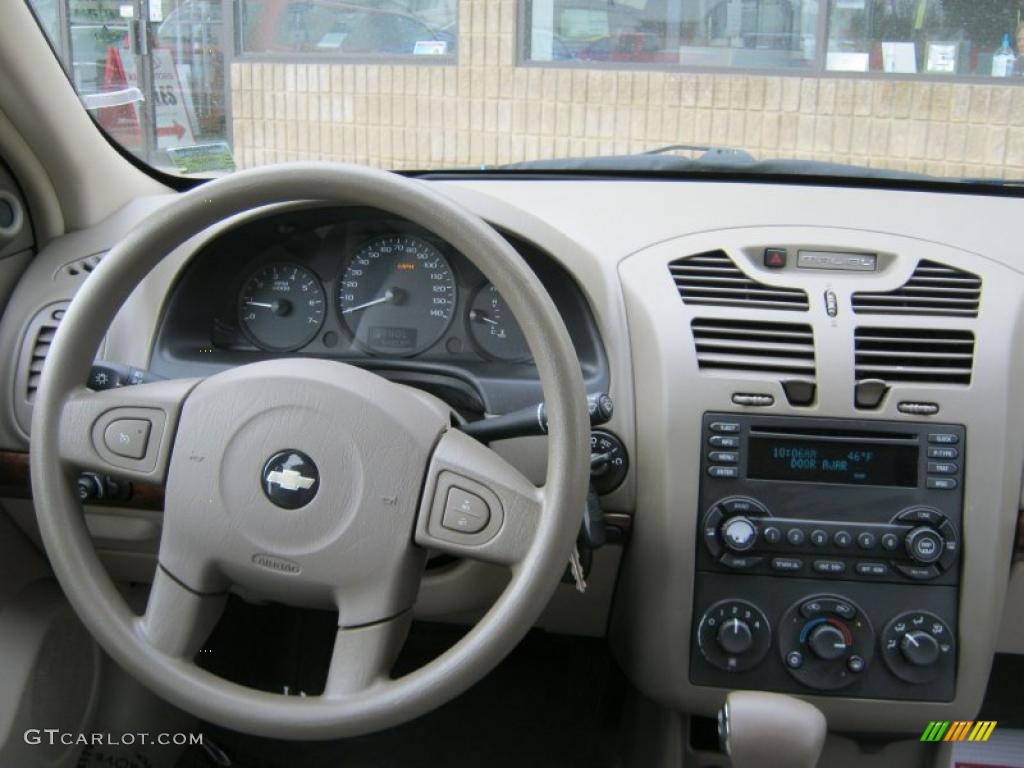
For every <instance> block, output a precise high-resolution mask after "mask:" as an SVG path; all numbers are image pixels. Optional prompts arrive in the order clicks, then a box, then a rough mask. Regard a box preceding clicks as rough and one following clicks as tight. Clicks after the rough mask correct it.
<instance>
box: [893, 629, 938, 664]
mask: <svg viewBox="0 0 1024 768" xmlns="http://www.w3.org/2000/svg"><path fill="white" fill-rule="evenodd" d="M900 653H902V654H903V658H905V659H906V660H907V661H909V662H910V663H911V664H913V665H914V666H915V667H930V666H931V665H932V664H934V663H935V661H936V659H938V658H939V641H938V640H936V639H935V638H934V637H933V636H932V635H930V634H929V633H928V632H920V631H918V632H907V633H906V634H905V635H903V639H902V640H900Z"/></svg>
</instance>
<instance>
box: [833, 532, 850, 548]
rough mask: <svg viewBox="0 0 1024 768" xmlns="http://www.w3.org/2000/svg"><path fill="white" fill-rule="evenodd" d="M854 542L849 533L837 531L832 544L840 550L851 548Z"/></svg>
mask: <svg viewBox="0 0 1024 768" xmlns="http://www.w3.org/2000/svg"><path fill="white" fill-rule="evenodd" d="M852 541H853V537H852V536H851V535H850V532H849V531H836V533H835V535H834V536H833V537H832V543H833V544H835V545H836V546H837V547H839V548H840V549H846V548H847V547H848V546H850V543H851V542H852Z"/></svg>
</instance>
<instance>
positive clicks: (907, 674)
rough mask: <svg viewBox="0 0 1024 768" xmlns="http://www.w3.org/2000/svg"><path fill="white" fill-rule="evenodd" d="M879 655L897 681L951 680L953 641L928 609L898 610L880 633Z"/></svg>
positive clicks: (926, 681)
mask: <svg viewBox="0 0 1024 768" xmlns="http://www.w3.org/2000/svg"><path fill="white" fill-rule="evenodd" d="M882 658H883V659H885V663H886V666H888V667H889V671H890V672H892V673H893V674H894V675H896V677H898V678H899V679H900V680H905V681H906V682H908V683H915V684H917V685H923V684H925V683H931V682H934V681H935V680H938V679H940V678H946V679H948V680H952V679H953V678H952V675H953V668H954V667H955V666H956V641H955V638H954V637H953V631H952V630H951V629H950V628H949V624H947V623H946V621H945V620H944V619H943V618H942V617H941V616H938V615H936V614H934V613H931V612H929V611H909V612H907V613H901V614H900V615H899V616H896V617H895V618H894V619H892V621H890V622H889V623H888V624H887V625H886V627H885V630H884V631H883V632H882Z"/></svg>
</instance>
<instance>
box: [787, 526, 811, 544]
mask: <svg viewBox="0 0 1024 768" xmlns="http://www.w3.org/2000/svg"><path fill="white" fill-rule="evenodd" d="M806 538H807V536H806V534H805V533H804V532H803V531H802V530H800V529H799V528H790V529H789V530H788V531H786V541H788V542H789V543H790V544H792V545H793V546H794V547H799V546H800V545H801V544H803V543H804V540H805V539H806Z"/></svg>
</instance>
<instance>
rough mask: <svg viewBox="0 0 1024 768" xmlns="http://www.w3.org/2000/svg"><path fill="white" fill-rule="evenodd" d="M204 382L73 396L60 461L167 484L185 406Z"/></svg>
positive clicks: (62, 429) (65, 417)
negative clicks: (180, 419) (178, 428)
mask: <svg viewBox="0 0 1024 768" xmlns="http://www.w3.org/2000/svg"><path fill="white" fill-rule="evenodd" d="M200 381H201V379H169V380H167V381H157V382H153V383H150V384H138V385H136V386H132V387H120V388H118V389H106V390H102V391H99V392H94V391H92V390H90V389H86V388H85V387H82V388H79V389H77V390H75V391H74V392H72V393H71V394H70V395H69V396H68V398H67V400H66V402H65V404H64V410H63V412H62V414H61V421H60V454H61V458H62V459H64V460H65V461H66V462H67V463H69V464H71V465H73V466H75V467H78V468H80V469H89V470H93V471H96V472H102V473H105V474H114V475H118V476H120V477H124V478H127V479H130V480H139V481H142V482H148V483H158V484H160V483H163V482H164V481H165V480H166V478H167V467H168V464H169V462H170V456H171V448H172V445H173V443H174V432H175V429H176V427H177V423H178V417H179V416H180V414H181V408H182V404H183V403H184V402H185V398H186V397H188V394H189V393H190V392H191V391H192V389H193V388H194V387H195V386H196V384H198V383H199V382H200Z"/></svg>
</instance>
